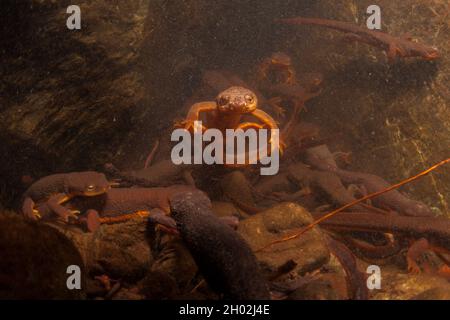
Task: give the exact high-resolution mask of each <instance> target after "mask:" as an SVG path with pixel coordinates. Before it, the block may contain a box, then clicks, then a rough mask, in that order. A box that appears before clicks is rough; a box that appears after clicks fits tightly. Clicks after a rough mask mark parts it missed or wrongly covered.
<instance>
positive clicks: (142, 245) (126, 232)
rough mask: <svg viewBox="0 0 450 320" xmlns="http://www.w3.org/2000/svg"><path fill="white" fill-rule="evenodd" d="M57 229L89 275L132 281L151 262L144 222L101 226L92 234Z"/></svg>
mask: <svg viewBox="0 0 450 320" xmlns="http://www.w3.org/2000/svg"><path fill="white" fill-rule="evenodd" d="M57 228H58V229H59V230H61V232H63V233H64V235H65V236H66V237H67V238H69V239H70V240H72V242H73V243H74V244H75V246H76V247H77V249H78V250H79V251H80V253H81V256H82V257H83V260H84V262H85V264H86V269H87V271H88V272H89V274H91V275H100V274H107V275H108V276H110V277H111V278H113V279H124V280H129V281H135V280H138V279H140V278H142V277H144V275H145V274H146V273H147V272H148V270H150V267H151V265H152V263H153V261H154V260H153V257H152V254H151V248H150V244H149V239H148V237H147V223H146V220H145V219H142V218H135V219H132V220H129V221H127V222H124V223H118V224H112V225H101V226H100V228H99V229H98V230H97V231H96V232H95V233H86V232H83V231H82V230H80V229H78V228H67V227H65V226H57Z"/></svg>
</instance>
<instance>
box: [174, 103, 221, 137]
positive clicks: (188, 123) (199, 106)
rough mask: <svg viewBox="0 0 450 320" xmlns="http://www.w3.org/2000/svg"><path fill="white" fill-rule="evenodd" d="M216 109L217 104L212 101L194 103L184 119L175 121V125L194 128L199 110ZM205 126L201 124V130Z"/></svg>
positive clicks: (208, 110) (209, 110) (198, 116)
mask: <svg viewBox="0 0 450 320" xmlns="http://www.w3.org/2000/svg"><path fill="white" fill-rule="evenodd" d="M216 110H217V104H216V103H215V102H214V101H205V102H199V103H196V104H194V105H193V106H192V107H191V108H190V109H189V112H188V114H187V116H186V119H184V120H182V121H181V122H178V123H175V127H181V128H184V129H186V130H191V129H194V122H195V121H199V119H200V113H201V112H213V111H216ZM205 129H206V127H205V126H203V125H202V130H205Z"/></svg>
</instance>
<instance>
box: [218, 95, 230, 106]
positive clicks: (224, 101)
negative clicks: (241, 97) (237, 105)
mask: <svg viewBox="0 0 450 320" xmlns="http://www.w3.org/2000/svg"><path fill="white" fill-rule="evenodd" d="M228 101H230V98H229V97H220V98H219V106H224V105H226V104H228Z"/></svg>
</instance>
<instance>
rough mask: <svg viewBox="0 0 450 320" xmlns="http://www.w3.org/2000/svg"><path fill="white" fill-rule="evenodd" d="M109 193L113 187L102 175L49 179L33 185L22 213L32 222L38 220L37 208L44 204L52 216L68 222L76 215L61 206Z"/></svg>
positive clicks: (88, 173) (66, 175) (75, 174)
mask: <svg viewBox="0 0 450 320" xmlns="http://www.w3.org/2000/svg"><path fill="white" fill-rule="evenodd" d="M109 189H110V183H109V182H108V180H107V179H106V177H105V175H104V174H102V173H98V172H94V171H85V172H71V173H60V174H53V175H50V176H46V177H44V178H42V179H40V180H38V181H36V182H35V183H33V184H32V185H31V186H30V187H29V188H28V190H26V191H25V193H24V195H23V197H22V198H23V201H22V213H23V214H24V215H25V216H26V217H27V218H29V219H33V220H36V219H38V218H39V213H38V212H37V211H36V210H35V207H36V206H37V205H40V204H42V203H45V204H46V205H47V206H48V208H49V209H50V211H51V212H53V213H56V214H57V215H58V216H59V217H60V218H61V219H63V220H64V221H67V220H68V218H69V216H72V215H73V212H71V211H70V210H68V209H67V208H65V207H63V206H62V204H63V203H65V202H67V201H69V200H70V199H72V198H74V197H77V196H82V197H94V196H97V195H100V194H104V193H105V192H107V191H108V190H109Z"/></svg>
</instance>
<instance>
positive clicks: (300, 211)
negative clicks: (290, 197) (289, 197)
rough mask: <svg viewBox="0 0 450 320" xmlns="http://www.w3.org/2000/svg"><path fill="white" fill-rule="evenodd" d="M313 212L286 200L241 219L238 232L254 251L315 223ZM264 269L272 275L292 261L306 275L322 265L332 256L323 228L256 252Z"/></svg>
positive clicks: (300, 272)
mask: <svg viewBox="0 0 450 320" xmlns="http://www.w3.org/2000/svg"><path fill="white" fill-rule="evenodd" d="M312 221H313V220H312V217H311V215H310V214H309V213H308V212H307V211H306V210H305V209H304V208H302V207H300V206H299V205H297V204H294V203H282V204H280V205H277V206H275V207H273V208H271V209H268V210H266V211H264V212H261V213H259V214H256V215H254V216H252V217H250V218H248V219H246V220H243V221H241V223H240V224H239V227H238V232H239V233H240V234H241V235H242V236H243V237H244V239H245V240H246V241H247V243H249V245H250V247H251V248H252V249H253V250H258V249H261V248H263V247H264V246H266V245H268V244H269V243H271V242H272V241H275V240H278V239H281V238H283V237H284V236H287V235H291V234H292V233H294V232H295V231H299V228H301V227H304V226H306V225H308V224H309V223H311V222H312ZM256 257H257V258H258V261H259V263H260V265H261V267H262V269H263V270H264V271H265V272H266V273H268V275H270V274H273V273H276V272H277V270H279V268H280V267H282V266H283V265H285V264H286V263H287V262H288V261H289V260H293V261H294V262H295V263H296V264H297V266H296V267H295V269H294V270H295V271H296V272H298V273H299V274H304V273H306V272H310V271H312V270H315V269H317V268H319V267H321V266H322V265H323V264H324V263H326V262H327V261H328V259H329V251H328V248H327V245H326V242H325V239H324V238H323V236H322V234H321V231H320V230H319V229H318V228H314V229H312V230H310V231H308V232H307V233H305V234H303V235H302V236H301V237H299V238H297V239H294V240H290V241H286V242H283V243H279V244H276V245H273V246H271V247H269V248H267V249H266V250H263V251H260V252H257V253H256Z"/></svg>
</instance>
